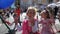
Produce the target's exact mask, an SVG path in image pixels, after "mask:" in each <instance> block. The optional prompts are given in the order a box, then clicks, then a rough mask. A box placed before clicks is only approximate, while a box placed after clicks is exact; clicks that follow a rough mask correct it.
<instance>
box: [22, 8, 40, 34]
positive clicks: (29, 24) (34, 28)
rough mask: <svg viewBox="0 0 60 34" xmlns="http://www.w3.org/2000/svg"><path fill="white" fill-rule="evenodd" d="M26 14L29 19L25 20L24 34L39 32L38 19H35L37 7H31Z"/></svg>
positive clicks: (36, 33)
mask: <svg viewBox="0 0 60 34" xmlns="http://www.w3.org/2000/svg"><path fill="white" fill-rule="evenodd" d="M26 14H27V19H26V20H24V21H23V26H22V29H23V32H22V34H39V33H38V23H37V20H36V19H34V17H35V14H36V9H35V8H34V7H29V8H28V10H27V13H26Z"/></svg>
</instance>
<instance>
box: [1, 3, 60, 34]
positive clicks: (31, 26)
mask: <svg viewBox="0 0 60 34" xmlns="http://www.w3.org/2000/svg"><path fill="white" fill-rule="evenodd" d="M22 12H26V18H25V19H24V21H22V22H21V21H20V14H22ZM36 12H38V13H39V15H40V16H41V19H40V20H38V19H39V18H38V19H37V16H36V18H35V15H36ZM10 14H11V15H12V16H13V19H14V21H13V22H12V23H10V22H9V21H8V20H6V19H7V18H9V17H10ZM0 18H2V19H3V21H4V22H5V23H6V24H8V25H9V26H11V25H13V23H15V26H14V28H15V29H16V28H17V30H20V31H21V30H23V32H22V34H56V32H54V30H53V28H52V26H53V25H55V19H59V21H60V11H59V8H58V7H57V6H56V7H55V8H51V7H48V6H47V7H45V8H44V10H42V11H41V10H38V9H37V8H36V7H34V6H30V7H28V8H27V9H26V10H24V11H23V10H22V9H21V8H20V5H19V4H18V5H16V8H15V9H10V8H7V9H5V10H2V12H0ZM18 23H19V26H21V27H22V28H20V29H19V28H18V26H17V25H18ZM21 23H22V24H21ZM38 24H42V25H41V26H42V29H41V31H39V26H38ZM57 32H59V31H57Z"/></svg>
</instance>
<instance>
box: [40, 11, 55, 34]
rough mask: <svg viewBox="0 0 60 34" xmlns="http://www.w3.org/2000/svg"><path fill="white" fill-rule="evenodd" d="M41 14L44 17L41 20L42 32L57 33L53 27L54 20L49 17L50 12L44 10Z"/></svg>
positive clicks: (46, 33) (42, 33)
mask: <svg viewBox="0 0 60 34" xmlns="http://www.w3.org/2000/svg"><path fill="white" fill-rule="evenodd" d="M40 14H41V17H42V19H41V21H40V23H41V24H42V30H41V34H55V32H54V31H53V29H52V23H53V24H54V20H53V19H51V18H50V17H49V12H48V11H46V10H43V11H42V12H41V13H40Z"/></svg>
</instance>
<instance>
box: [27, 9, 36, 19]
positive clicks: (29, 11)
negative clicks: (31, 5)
mask: <svg viewBox="0 0 60 34" xmlns="http://www.w3.org/2000/svg"><path fill="white" fill-rule="evenodd" d="M27 16H28V17H30V18H33V17H34V16H35V10H33V9H30V10H28V12H27Z"/></svg>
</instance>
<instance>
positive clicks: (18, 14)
mask: <svg viewBox="0 0 60 34" xmlns="http://www.w3.org/2000/svg"><path fill="white" fill-rule="evenodd" d="M20 12H21V10H20V8H18V9H16V11H15V13H16V14H17V16H20Z"/></svg>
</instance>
